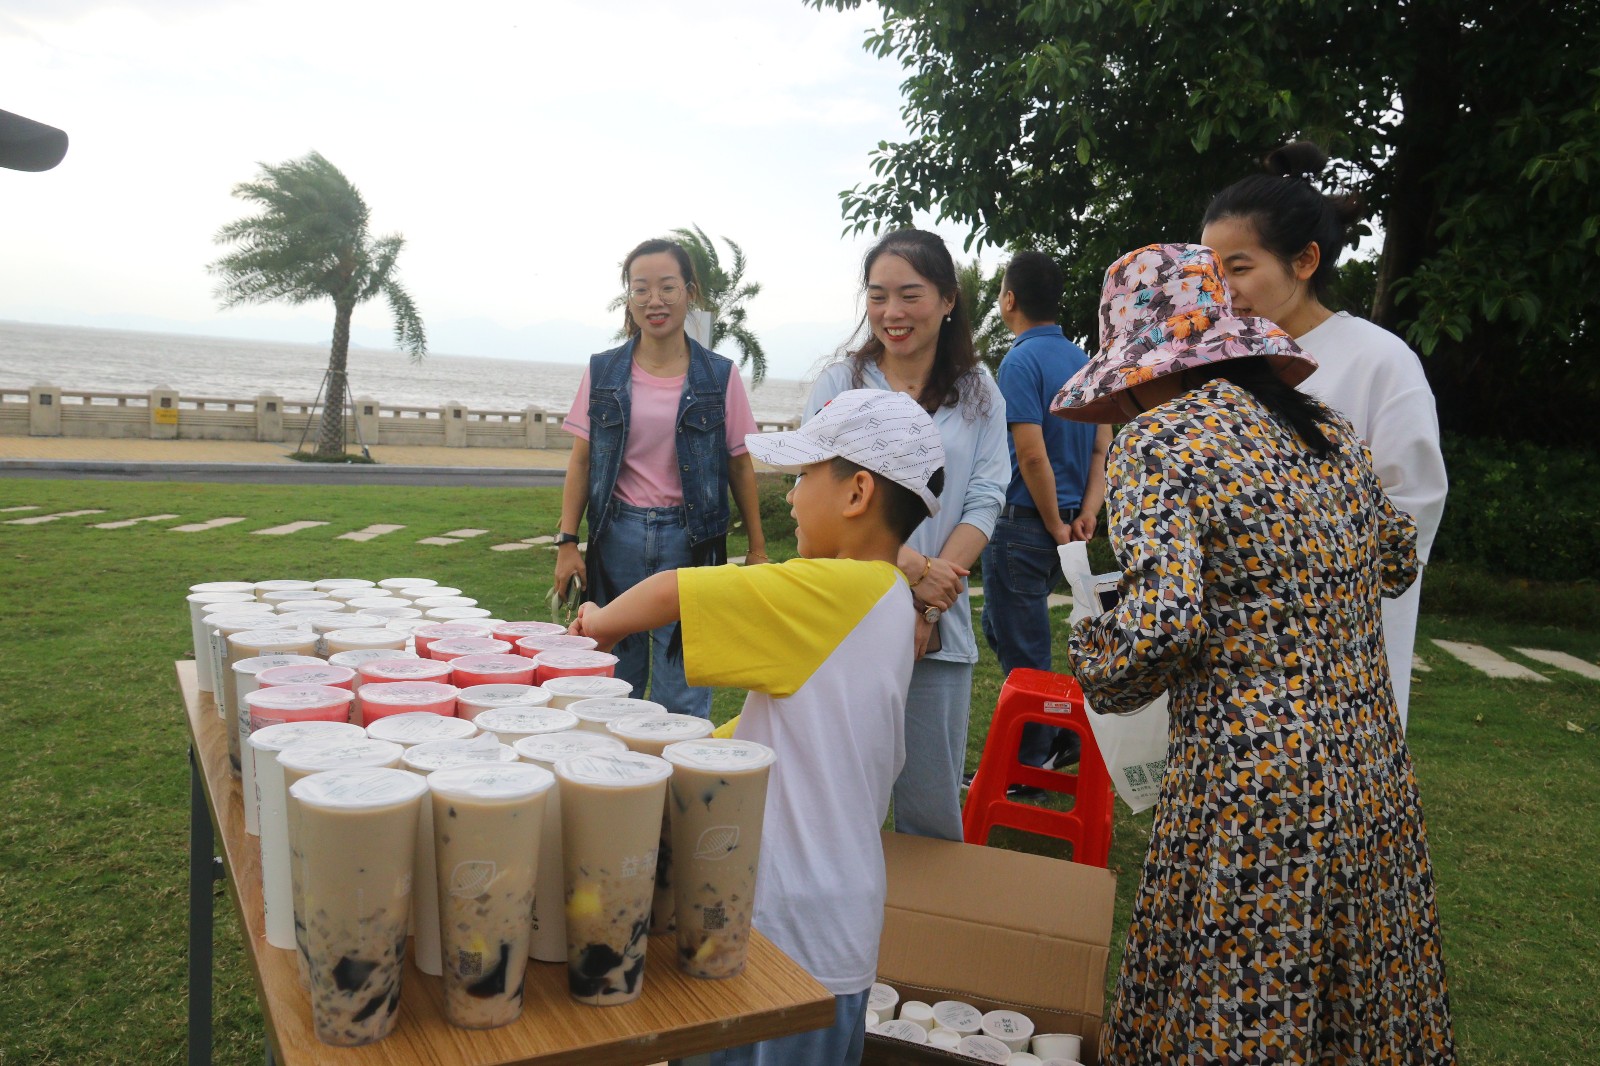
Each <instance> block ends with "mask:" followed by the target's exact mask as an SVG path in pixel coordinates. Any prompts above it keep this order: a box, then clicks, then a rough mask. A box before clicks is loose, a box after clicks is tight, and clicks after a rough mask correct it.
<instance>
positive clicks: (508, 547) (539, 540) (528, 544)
mask: <svg viewBox="0 0 1600 1066" xmlns="http://www.w3.org/2000/svg"><path fill="white" fill-rule="evenodd" d="M555 542H556V538H554V537H551V536H543V537H526V538H524V539H523V540H514V541H512V542H511V543H509V544H491V545H489V550H490V551H492V552H525V551H527V550H528V549H530V548H533V547H535V546H537V545H540V544H554V543H555ZM587 547H589V542H588V541H584V542H583V543H582V544H580V545H578V550H579V551H583V550H584V549H585V548H587ZM739 561H740V562H743V560H742V559H741V560H739Z"/></svg>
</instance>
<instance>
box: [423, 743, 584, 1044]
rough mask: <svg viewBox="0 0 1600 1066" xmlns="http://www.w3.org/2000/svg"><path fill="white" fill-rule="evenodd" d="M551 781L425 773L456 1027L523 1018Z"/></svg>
mask: <svg viewBox="0 0 1600 1066" xmlns="http://www.w3.org/2000/svg"><path fill="white" fill-rule="evenodd" d="M554 785H555V777H554V776H553V775H552V774H551V773H550V771H548V770H546V769H544V768H543V767H539V766H534V765H531V764H529V763H524V762H513V763H489V764H485V765H483V766H457V767H453V768H450V769H446V770H437V771H435V772H434V773H433V774H431V775H430V776H429V777H428V789H429V791H430V792H431V794H432V795H431V799H432V803H433V847H434V861H435V870H436V874H437V880H436V884H437V888H438V900H439V931H440V948H441V953H442V957H443V959H445V960H448V963H447V964H446V965H445V966H444V974H443V977H444V1012H445V1017H446V1018H447V1019H449V1021H450V1023H451V1024H452V1025H458V1026H461V1027H463V1028H466V1029H492V1028H494V1027H496V1026H500V1025H506V1024H508V1023H510V1022H513V1021H515V1020H516V1019H517V1017H518V1015H520V1014H521V1013H522V979H523V974H524V971H526V969H527V966H528V941H529V940H530V939H531V937H532V932H533V930H532V917H533V893H534V886H535V884H536V877H537V874H538V861H539V836H540V832H541V831H542V829H543V827H544V808H545V804H546V802H547V799H548V794H549V792H550V790H551V789H552V787H553V786H554Z"/></svg>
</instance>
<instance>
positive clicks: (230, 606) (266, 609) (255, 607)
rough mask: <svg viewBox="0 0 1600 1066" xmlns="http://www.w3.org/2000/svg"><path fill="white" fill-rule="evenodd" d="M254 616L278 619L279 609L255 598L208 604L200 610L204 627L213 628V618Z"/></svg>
mask: <svg viewBox="0 0 1600 1066" xmlns="http://www.w3.org/2000/svg"><path fill="white" fill-rule="evenodd" d="M247 614H248V615H254V616H255V617H256V618H276V617H278V611H277V608H275V607H273V606H272V604H270V603H262V602H261V601H260V600H258V599H256V598H255V597H253V596H252V597H251V598H250V599H248V600H242V601H239V602H230V603H208V604H206V605H205V606H203V607H201V608H200V621H201V623H202V624H203V625H208V626H213V628H215V626H214V623H213V622H212V621H211V620H212V619H213V618H239V617H242V616H243V615H247Z"/></svg>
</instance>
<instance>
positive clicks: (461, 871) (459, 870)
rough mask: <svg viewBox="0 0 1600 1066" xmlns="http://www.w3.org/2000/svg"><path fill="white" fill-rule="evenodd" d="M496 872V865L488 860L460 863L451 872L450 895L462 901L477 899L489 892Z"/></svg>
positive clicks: (470, 860) (471, 860) (472, 860)
mask: <svg viewBox="0 0 1600 1066" xmlns="http://www.w3.org/2000/svg"><path fill="white" fill-rule="evenodd" d="M495 872H496V868H495V864H494V863H492V862H489V861H488V860H482V859H469V860H467V861H466V862H458V863H456V868H455V869H454V870H451V871H450V894H451V895H452V896H457V897H460V898H461V899H476V898H477V897H479V896H481V895H483V894H484V893H485V892H487V891H488V890H489V885H490V884H491V883H492V882H493V881H494V875H495Z"/></svg>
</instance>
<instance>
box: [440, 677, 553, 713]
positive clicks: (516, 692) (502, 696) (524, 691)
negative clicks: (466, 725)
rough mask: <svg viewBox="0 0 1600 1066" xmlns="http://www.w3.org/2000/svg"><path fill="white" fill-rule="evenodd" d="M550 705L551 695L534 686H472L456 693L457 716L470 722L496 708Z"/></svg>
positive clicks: (528, 707)
mask: <svg viewBox="0 0 1600 1066" xmlns="http://www.w3.org/2000/svg"><path fill="white" fill-rule="evenodd" d="M549 705H550V693H548V692H546V691H545V690H544V689H542V688H538V687H537V686H534V685H472V686H470V687H467V688H463V689H462V690H461V691H460V692H458V693H456V714H457V715H458V716H459V717H462V718H465V719H467V720H468V721H471V720H472V719H474V718H476V717H478V715H479V714H481V713H483V712H484V711H487V710H491V709H493V708H495V707H519V708H521V709H523V710H528V709H530V708H537V707H548V706H549Z"/></svg>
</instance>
